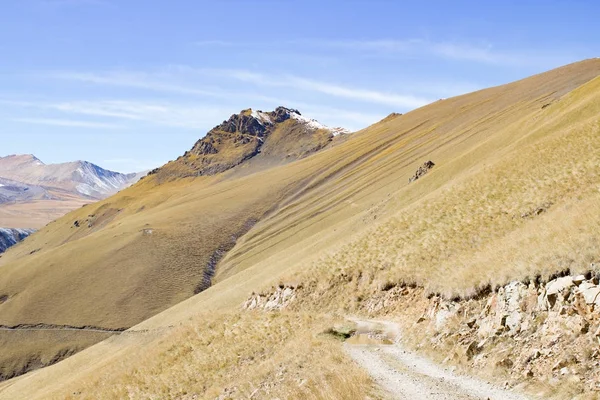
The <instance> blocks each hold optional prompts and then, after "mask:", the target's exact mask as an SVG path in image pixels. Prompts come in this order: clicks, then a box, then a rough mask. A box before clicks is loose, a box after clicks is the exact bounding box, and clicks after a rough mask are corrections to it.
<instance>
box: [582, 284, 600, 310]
mask: <svg viewBox="0 0 600 400" xmlns="http://www.w3.org/2000/svg"><path fill="white" fill-rule="evenodd" d="M578 291H579V293H581V295H582V296H583V298H584V299H585V302H586V304H596V305H600V286H596V285H593V284H591V283H588V282H584V283H582V284H581V285H579V288H578Z"/></svg>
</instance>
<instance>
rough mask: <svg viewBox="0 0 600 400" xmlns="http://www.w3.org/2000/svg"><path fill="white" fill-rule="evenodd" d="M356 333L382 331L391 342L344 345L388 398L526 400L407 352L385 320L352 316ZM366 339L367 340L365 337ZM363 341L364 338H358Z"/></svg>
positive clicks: (392, 326)
mask: <svg viewBox="0 0 600 400" xmlns="http://www.w3.org/2000/svg"><path fill="white" fill-rule="evenodd" d="M354 322H356V323H357V325H358V331H357V332H358V333H359V335H366V334H367V332H373V331H383V332H384V334H385V336H386V337H388V338H389V339H390V340H392V341H393V342H394V344H391V345H384V344H378V343H376V341H373V343H367V344H365V343H361V341H360V340H358V341H357V342H356V344H353V342H352V341H349V342H347V343H346V344H345V348H346V351H347V352H348V354H349V355H350V357H352V359H354V361H356V362H357V363H358V364H359V365H360V366H361V367H363V368H364V369H365V370H367V371H368V372H369V374H370V375H371V376H372V378H373V380H374V381H375V382H376V383H377V384H378V385H380V386H381V388H382V389H383V390H384V391H385V392H387V394H388V396H389V398H390V399H400V400H404V399H406V400H419V399H428V400H429V399H431V400H475V399H484V400H486V399H489V400H526V399H527V397H525V396H524V395H522V394H519V393H516V392H512V391H510V390H505V389H502V388H500V387H498V386H496V385H492V384H490V383H487V382H484V381H482V380H480V379H476V378H473V377H468V376H463V375H459V374H457V373H454V372H452V371H450V370H448V369H446V368H444V367H441V366H439V365H437V364H435V363H433V362H432V361H430V360H428V359H427V358H425V357H422V356H420V355H417V354H415V353H413V352H411V351H408V350H406V349H404V348H403V347H402V345H401V344H400V343H398V338H399V332H400V329H399V327H398V325H397V324H395V323H393V322H389V321H365V320H357V319H354ZM366 341H368V339H367V340H366ZM362 342H364V341H362Z"/></svg>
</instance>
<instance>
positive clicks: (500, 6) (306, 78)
mask: <svg viewBox="0 0 600 400" xmlns="http://www.w3.org/2000/svg"><path fill="white" fill-rule="evenodd" d="M598 15H600V3H598V2H597V1H552V0H544V1H525V0H522V1H510V0H506V1H501V2H487V1H471V2H469V1H451V2H450V1H418V2H408V1H406V2H405V1H393V0H387V1H383V0H381V1H378V0H369V1H359V0H340V1H327V0H320V1H313V0H295V1H287V0H243V1H242V0H240V1H234V0H220V1H217V0H212V1H203V0H170V1H168V0H18V1H17V0H3V1H2V4H1V8H0V156H3V155H8V154H35V155H36V156H37V157H38V158H40V159H41V160H42V161H44V162H46V163H57V162H66V161H73V160H87V161H91V162H94V163H96V164H98V165H100V166H102V167H104V168H108V169H111V170H115V171H120V172H133V171H141V170H146V169H150V168H153V167H156V166H160V165H162V164H164V163H165V162H167V161H168V160H171V159H175V158H176V157H177V156H179V155H181V154H183V153H184V152H185V151H186V150H188V149H189V148H191V147H192V145H193V144H194V143H195V142H196V141H197V140H198V139H200V138H201V137H203V136H204V135H205V134H206V132H207V131H208V130H210V129H211V128H212V127H213V126H215V125H218V124H219V123H220V122H222V121H223V120H225V119H227V118H228V117H229V116H230V115H231V114H234V113H237V112H239V111H241V110H242V109H247V108H252V109H257V110H263V111H270V110H273V109H275V108H276V107H277V106H280V105H283V106H287V107H292V108H296V109H298V110H299V111H300V112H301V113H302V114H303V115H304V116H307V117H309V118H315V119H317V120H319V121H320V122H322V123H324V124H327V125H330V126H336V127H337V126H341V127H345V128H348V129H351V130H358V129H361V128H364V127H366V126H368V125H370V124H372V123H375V122H377V121H378V120H380V119H381V118H383V117H385V116H386V115H388V114H389V113H391V112H402V113H404V112H408V111H410V110H412V109H415V108H418V107H420V106H423V105H425V104H427V103H429V102H432V101H436V100H438V99H440V98H447V97H451V96H455V95H460V94H464V93H468V92H471V91H475V90H478V89H482V88H485V87H489V86H494V85H499V84H503V83H508V82H511V81H514V80H517V79H521V78H524V77H527V76H529V75H533V74H536V73H540V72H543V71H546V70H549V69H553V68H556V67H559V66H561V65H564V64H568V63H571V62H575V61H579V60H582V59H586V58H592V57H597V56H600V27H599V26H598V22H597V16H598Z"/></svg>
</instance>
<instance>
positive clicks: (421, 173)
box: [408, 161, 435, 183]
mask: <svg viewBox="0 0 600 400" xmlns="http://www.w3.org/2000/svg"><path fill="white" fill-rule="evenodd" d="M434 166H435V164H434V163H433V161H427V162H425V163H424V164H423V165H421V166H420V167H419V169H417V172H415V174H414V175H413V176H411V177H410V178H409V179H408V183H411V182H414V181H416V180H417V179H419V178H421V177H423V176H424V175H425V174H426V173H428V172H429V170H430V169H431V168H433V167H434Z"/></svg>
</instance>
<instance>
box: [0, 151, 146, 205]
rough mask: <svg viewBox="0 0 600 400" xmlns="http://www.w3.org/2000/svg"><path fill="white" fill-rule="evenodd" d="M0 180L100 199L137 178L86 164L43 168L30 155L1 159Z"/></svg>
mask: <svg viewBox="0 0 600 400" xmlns="http://www.w3.org/2000/svg"><path fill="white" fill-rule="evenodd" d="M0 178H4V179H8V180H11V181H14V182H19V183H23V184H26V185H34V186H39V187H43V188H54V189H60V190H66V191H69V192H76V193H79V194H80V195H83V196H87V197H90V198H92V199H96V200H99V199H103V198H105V197H106V196H109V195H111V194H114V193H116V192H118V191H119V190H121V189H123V188H125V187H127V186H129V185H131V184H132V183H134V182H135V181H136V178H138V179H139V177H138V174H136V173H132V174H122V173H120V172H114V171H109V170H106V169H104V168H101V167H99V166H97V165H95V164H92V163H90V162H88V161H73V162H67V163H61V164H44V163H43V162H42V161H41V160H40V159H38V158H37V157H35V156H34V155H32V154H25V155H10V156H6V157H0Z"/></svg>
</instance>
